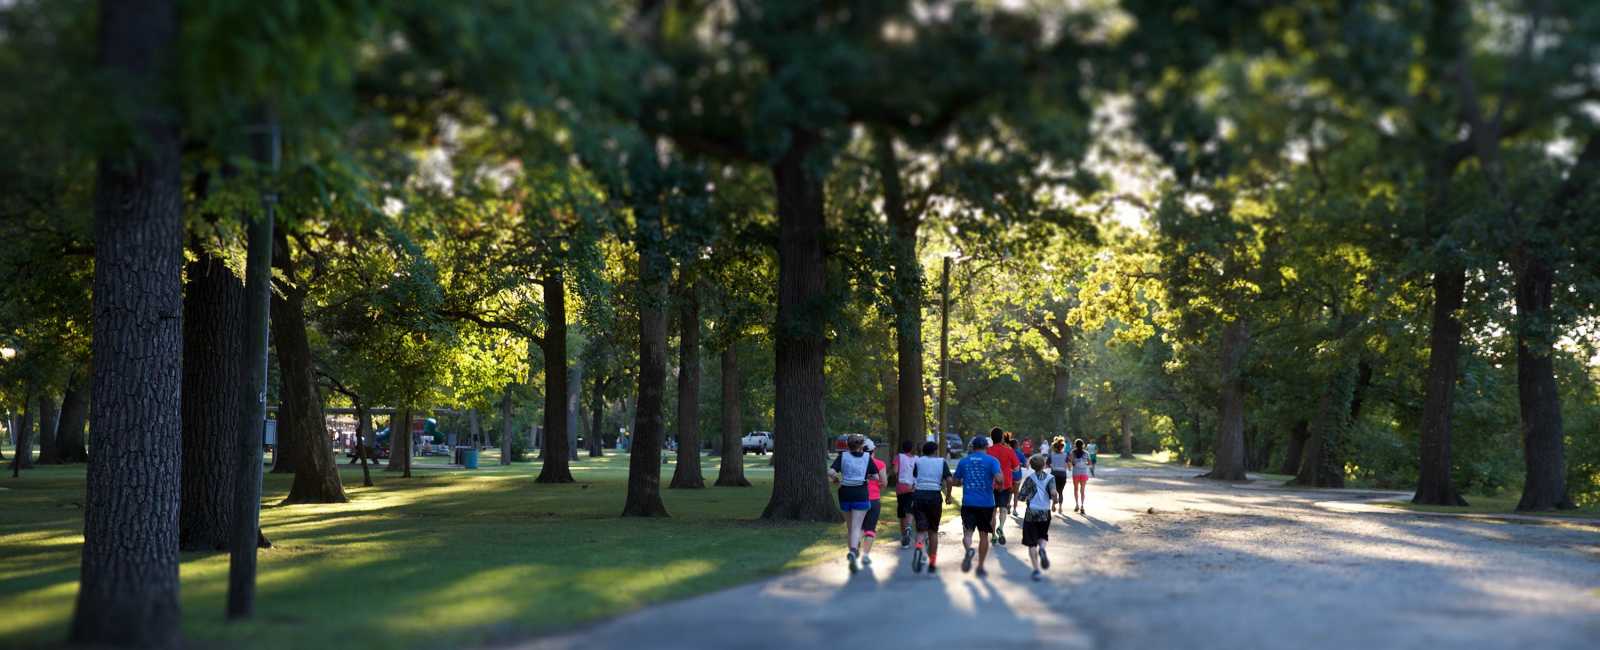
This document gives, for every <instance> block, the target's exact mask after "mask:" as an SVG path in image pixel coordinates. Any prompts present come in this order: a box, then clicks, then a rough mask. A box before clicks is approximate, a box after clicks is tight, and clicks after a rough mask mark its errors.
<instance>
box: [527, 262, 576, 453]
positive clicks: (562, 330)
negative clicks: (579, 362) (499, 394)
mask: <svg viewBox="0 0 1600 650" xmlns="http://www.w3.org/2000/svg"><path fill="white" fill-rule="evenodd" d="M541 284H542V285H543V287H544V313H545V330H544V340H543V342H542V345H541V346H540V348H541V349H542V350H543V351H544V430H543V432H542V433H541V435H540V438H541V439H542V440H541V442H543V445H542V446H541V447H540V449H539V454H540V456H542V457H543V466H542V467H540V469H539V478H537V479H535V481H536V482H538V483H571V482H572V465H571V462H572V456H571V453H572V452H571V450H570V449H568V441H567V287H566V280H564V279H563V278H562V276H561V273H559V272H557V271H555V270H551V271H550V272H548V273H546V274H545V275H544V278H543V279H542V280H541Z"/></svg>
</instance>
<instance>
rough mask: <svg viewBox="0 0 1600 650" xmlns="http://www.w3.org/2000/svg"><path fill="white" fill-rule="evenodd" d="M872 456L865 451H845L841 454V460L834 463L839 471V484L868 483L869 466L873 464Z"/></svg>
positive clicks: (855, 484)
mask: <svg viewBox="0 0 1600 650" xmlns="http://www.w3.org/2000/svg"><path fill="white" fill-rule="evenodd" d="M871 459H872V457H871V456H868V455H866V454H865V453H856V452H849V451H847V452H844V453H841V454H839V460H838V461H837V462H835V463H834V465H835V467H834V470H835V471H837V472H839V485H843V486H846V487H856V486H860V485H866V484H867V468H869V467H871V466H872V460H871Z"/></svg>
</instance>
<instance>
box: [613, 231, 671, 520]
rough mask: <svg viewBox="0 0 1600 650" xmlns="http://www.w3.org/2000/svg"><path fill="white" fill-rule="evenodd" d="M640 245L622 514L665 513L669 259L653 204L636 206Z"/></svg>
mask: <svg viewBox="0 0 1600 650" xmlns="http://www.w3.org/2000/svg"><path fill="white" fill-rule="evenodd" d="M635 213H636V216H635V218H636V219H637V223H638V225H637V245H638V248H639V404H638V410H636V411H635V412H634V421H633V449H632V453H631V454H630V455H629V457H628V497H627V501H626V502H625V503H624V504H623V506H622V516H624V517H665V516H667V507H666V505H665V504H663V503H662V502H661V441H662V438H663V437H664V436H665V435H666V422H665V417H664V410H665V409H664V406H663V404H662V401H663V394H664V393H665V392H666V383H667V313H666V310H667V283H668V281H670V279H671V277H672V269H671V267H670V260H668V259H667V254H666V251H664V250H662V247H663V246H664V245H665V244H664V241H663V240H664V238H665V234H664V231H663V230H662V224H661V213H660V211H659V210H658V209H657V208H656V207H654V206H649V207H644V208H643V209H637V210H635Z"/></svg>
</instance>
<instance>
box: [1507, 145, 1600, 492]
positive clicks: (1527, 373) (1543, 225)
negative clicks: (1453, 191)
mask: <svg viewBox="0 0 1600 650" xmlns="http://www.w3.org/2000/svg"><path fill="white" fill-rule="evenodd" d="M1597 174H1600V136H1596V135H1591V136H1590V137H1589V139H1588V141H1587V142H1585V143H1584V146H1583V151H1582V153H1580V154H1579V155H1578V160H1577V164H1576V165H1575V166H1574V167H1573V169H1572V171H1571V172H1570V173H1569V175H1568V176H1567V180H1566V181H1565V182H1563V183H1562V187H1561V189H1560V190H1559V191H1558V194H1557V196H1556V198H1555V200H1554V201H1553V203H1555V205H1556V206H1557V207H1558V210H1557V211H1552V212H1546V213H1545V216H1544V217H1543V218H1540V219H1538V220H1536V221H1534V223H1533V225H1532V227H1533V228H1536V229H1538V230H1542V231H1545V232H1554V233H1559V232H1563V230H1564V228H1563V226H1564V224H1565V223H1568V222H1577V221H1579V220H1584V219H1588V220H1592V219H1594V216H1593V215H1592V214H1589V211H1590V207H1589V206H1588V205H1584V204H1583V203H1582V202H1581V201H1580V199H1581V198H1582V197H1583V196H1584V194H1585V192H1589V191H1592V188H1593V187H1594V184H1595V176H1596V175H1597ZM1545 239H1550V237H1549V236H1546V238H1545ZM1545 245H1548V244H1544V243H1543V242H1540V241H1537V238H1536V239H1535V240H1534V241H1528V240H1524V241H1521V242H1519V243H1518V246H1517V247H1516V250H1515V251H1514V252H1513V256H1512V263H1513V268H1514V269H1515V270H1516V274H1517V275H1516V278H1517V280H1516V292H1517V295H1516V300H1517V405H1518V407H1519V413H1520V415H1521V420H1522V458H1523V463H1524V467H1525V469H1526V472H1527V473H1526V477H1525V479H1524V481H1523V487H1522V499H1521V500H1519V501H1518V502H1517V509H1518V510H1549V509H1552V508H1562V509H1565V508H1571V507H1573V505H1574V504H1573V503H1572V499H1571V498H1570V496H1569V495H1568V493H1567V463H1566V450H1565V448H1564V446H1563V445H1564V442H1565V441H1564V438H1565V437H1566V433H1565V431H1564V428H1565V427H1564V425H1563V424H1562V421H1561V396H1560V394H1559V393H1558V392H1557V386H1556V378H1555V355H1554V349H1553V346H1554V343H1555V341H1556V340H1557V339H1558V338H1559V336H1560V335H1559V333H1558V332H1557V331H1556V322H1555V319H1556V315H1555V314H1554V313H1553V311H1552V309H1551V308H1552V303H1553V297H1554V296H1555V294H1556V292H1557V287H1556V286H1555V269H1554V267H1553V266H1552V263H1551V258H1552V257H1560V256H1559V255H1549V254H1546V251H1544V250H1540V248H1542V246H1545ZM1583 254H1587V251H1583Z"/></svg>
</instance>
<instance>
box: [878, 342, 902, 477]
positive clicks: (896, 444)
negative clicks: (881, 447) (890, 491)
mask: <svg viewBox="0 0 1600 650" xmlns="http://www.w3.org/2000/svg"><path fill="white" fill-rule="evenodd" d="M896 363H898V362H896ZM878 386H879V387H881V388H882V389H883V421H884V424H885V426H886V427H887V433H888V435H887V436H886V439H887V440H888V444H889V448H890V449H895V450H898V449H900V441H901V440H906V439H907V438H903V437H901V431H900V373H899V372H898V371H897V370H896V369H895V364H889V363H885V364H882V365H881V366H879V367H878ZM893 470H894V468H893V467H890V471H893Z"/></svg>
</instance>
